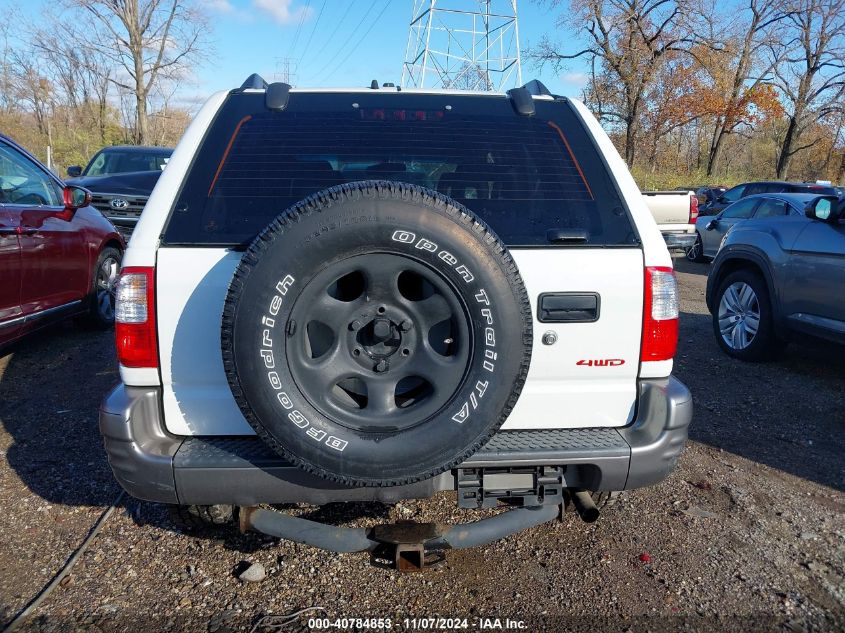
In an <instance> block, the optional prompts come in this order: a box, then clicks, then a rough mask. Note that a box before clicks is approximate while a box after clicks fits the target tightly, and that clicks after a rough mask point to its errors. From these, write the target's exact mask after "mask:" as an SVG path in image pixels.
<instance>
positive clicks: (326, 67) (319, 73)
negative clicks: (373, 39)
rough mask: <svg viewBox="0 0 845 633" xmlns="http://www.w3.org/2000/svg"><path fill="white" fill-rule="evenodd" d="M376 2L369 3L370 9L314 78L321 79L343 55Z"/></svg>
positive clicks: (374, 0)
mask: <svg viewBox="0 0 845 633" xmlns="http://www.w3.org/2000/svg"><path fill="white" fill-rule="evenodd" d="M388 1H389V0H388ZM376 2H377V0H373V1H372V2H371V3H370V7H369V8H368V9H367V12H366V13H365V14H364V17H363V18H361V21H360V22H358V24H357V25H356V26H355V28H354V29H352V31H351V32H350V33H349V37H347V38H346V41H345V42H344V43H343V44H341V45H340V48H338V49H337V52H336V53H335V54H334V55H333V56H332V58H331V59H330V60H329V61H328V63H327V64H326V65H325V66H323V67H322V68H321V69H320V72H318V73H316V76H318V77H322V75H323V73H324V72H326V70H328V69H329V68H331V66H332V63H333V62H334V60H336V59H337V58H338V57H339V56H340V55H341V54H342V53H343V51H344V50H345V49H346V45H347V44H349V42H351V41H352V38H353V37H355V33H356V32H357V31H358V29H360V28H361V26H362V25H363V24H364V21H365V20H366V19H367V16H369V15H370V13H371V12H372V10H373V9H374V8H375V6H376Z"/></svg>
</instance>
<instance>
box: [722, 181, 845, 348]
mask: <svg viewBox="0 0 845 633" xmlns="http://www.w3.org/2000/svg"><path fill="white" fill-rule="evenodd" d="M782 204H785V203H783V202H782ZM731 208H733V207H729V210H730V209H731ZM843 220H845V198H837V197H836V196H822V197H816V198H813V199H811V200H809V201H808V202H807V205H806V211H805V213H804V214H803V215H799V214H797V213H787V214H785V215H784V214H780V215H777V216H775V215H772V216H767V217H766V218H758V219H756V220H755V221H753V222H749V221H746V222H740V223H738V224H736V225H735V226H733V227H732V228H731V230H730V231H729V232H728V234H727V235H726V237H725V239H724V242H723V243H722V248H721V250H719V254H718V255H717V257H716V259H715V261H714V262H713V268H712V270H711V272H710V276H709V277H708V279H707V306H708V307H709V309H710V312H711V314H712V315H713V331H714V332H715V334H716V340H717V341H718V343H719V346H720V347H721V348H722V349H723V350H724V351H725V352H726V353H728V354H729V355H730V356H733V357H735V358H739V359H741V360H748V361H758V360H765V359H767V358H771V357H772V356H773V355H774V354H775V353H776V352H777V351H778V350H779V349H780V348H781V347H783V345H784V344H785V343H786V341H788V340H789V338H790V336H791V335H792V334H793V333H795V332H802V333H805V334H811V335H814V336H819V337H822V338H826V339H829V340H832V341H836V342H839V343H845V294H843V292H842V289H843V288H845V223H843Z"/></svg>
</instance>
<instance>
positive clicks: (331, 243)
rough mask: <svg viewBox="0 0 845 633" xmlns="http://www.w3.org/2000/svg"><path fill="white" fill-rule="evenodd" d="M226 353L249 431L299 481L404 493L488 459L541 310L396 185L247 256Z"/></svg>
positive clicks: (238, 276) (511, 267)
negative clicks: (294, 468) (293, 468)
mask: <svg viewBox="0 0 845 633" xmlns="http://www.w3.org/2000/svg"><path fill="white" fill-rule="evenodd" d="M221 342H222V353H223V361H224V368H225V369H226V374H227V377H228V379H229V385H230V387H231V389H232V393H233V395H234V397H235V400H236V401H237V403H238V405H239V406H240V408H241V411H242V412H243V414H244V416H245V418H246V420H247V421H248V422H249V423H250V425H252V427H253V428H254V429H255V430H256V432H257V433H258V435H259V436H260V437H261V438H262V439H263V440H264V441H265V442H267V444H268V445H269V446H270V447H271V448H273V449H274V450H275V451H277V452H278V453H280V454H281V455H283V456H285V457H286V458H288V459H289V460H290V461H291V462H293V463H294V464H297V465H298V466H300V467H301V468H303V469H305V470H307V471H309V472H312V473H315V474H317V475H319V476H321V477H324V478H326V479H330V480H332V481H337V482H341V483H343V484H346V485H358V486H388V485H399V484H407V483H412V482H415V481H419V480H422V479H425V478H428V477H432V476H434V475H437V474H439V473H441V472H443V471H445V470H448V469H450V468H453V467H454V466H456V465H457V464H459V463H460V462H461V461H463V460H464V459H466V458H467V457H468V456H469V455H471V454H472V453H473V452H475V451H476V450H478V449H479V448H480V447H481V446H482V445H483V444H484V443H485V442H486V441H487V440H488V439H489V438H490V437H491V436H492V435H493V433H495V432H496V430H497V429H498V428H499V427H500V426H501V425H502V424H503V423H504V421H505V419H506V418H507V416H508V414H509V413H510V411H511V409H512V408H513V406H514V405H515V403H516V400H517V398H518V397H519V393H520V391H521V389H522V385H523V384H524V382H525V377H526V375H527V372H528V365H529V362H530V354H531V342H532V319H531V307H530V303H529V301H528V297H527V293H526V291H525V287H524V285H523V283H522V280H521V278H520V276H519V272H518V270H517V268H516V265H515V263H514V262H513V260H512V259H511V257H510V254H509V253H508V251H507V249H506V248H505V246H504V245H503V244H502V243H501V241H500V240H499V239H498V238H497V237H496V236H495V234H493V232H492V231H491V230H490V229H489V227H487V226H486V225H485V224H484V223H483V222H481V221H480V220H479V219H478V218H477V217H475V216H474V215H473V214H472V213H471V212H470V211H469V210H467V209H466V208H464V207H462V206H460V205H458V204H457V203H455V202H454V201H452V200H450V199H449V198H447V197H445V196H443V195H440V194H437V193H435V192H433V191H430V190H427V189H423V188H421V187H417V186H413V185H406V184H402V183H388V182H382V181H368V182H360V183H352V184H349V185H343V186H340V187H334V188H332V189H328V190H326V191H323V192H320V193H318V194H315V195H314V196H311V197H309V198H307V199H306V200H304V201H302V202H300V203H298V204H297V205H295V206H294V207H293V208H291V209H289V210H288V211H286V212H285V213H283V214H282V215H281V216H279V217H278V218H277V219H276V220H274V221H273V222H272V223H271V224H270V225H269V226H268V227H267V228H266V229H265V230H264V231H263V232H262V233H261V234H260V235H259V236H258V237H257V238H256V239H255V240H254V241H253V243H252V244H251V245H250V246H249V248H248V249H247V250H246V252H245V253H244V255H243V258H242V260H241V263H240V265H239V267H238V269H237V271H236V273H235V275H234V278H233V279H232V282H231V284H230V288H229V293H228V297H227V300H226V304H225V307H224V312H223V321H222V330H221Z"/></svg>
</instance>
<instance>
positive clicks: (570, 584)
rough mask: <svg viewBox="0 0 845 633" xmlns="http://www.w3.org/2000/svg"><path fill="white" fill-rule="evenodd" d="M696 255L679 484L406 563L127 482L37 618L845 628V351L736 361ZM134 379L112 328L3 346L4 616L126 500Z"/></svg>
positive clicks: (349, 513)
mask: <svg viewBox="0 0 845 633" xmlns="http://www.w3.org/2000/svg"><path fill="white" fill-rule="evenodd" d="M676 263H677V266H678V268H679V270H680V272H679V279H680V285H681V292H682V299H681V310H682V316H681V334H680V345H679V352H678V356H677V357H676V362H675V373H676V374H677V375H678V377H679V378H680V379H681V380H683V381H684V382H685V383H686V384H687V385H689V386H690V388H691V390H692V392H693V396H694V398H695V415H694V419H693V425H692V428H691V432H690V434H691V441H690V443H689V444H688V447H687V450H686V452H685V453H684V455H683V457H682V459H681V462H680V465H679V467H678V469H677V471H676V472H675V473H674V474H673V475H672V476H671V477H669V479H668V480H666V481H664V482H663V483H662V484H660V485H658V486H655V487H652V488H648V489H644V490H642V491H633V492H632V493H630V494H628V495H627V496H626V497H624V499H623V501H622V502H621V503H620V504H618V505H617V506H615V507H614V508H613V509H611V510H609V511H608V512H606V513H605V514H603V516H602V517H601V518H600V519H599V521H598V522H597V523H595V524H592V525H588V524H584V523H582V522H581V521H580V520H579V519H578V518H577V516H575V515H574V514H570V515H568V516H567V517H566V518H565V520H564V521H563V522H561V523H550V524H546V525H543V526H541V527H538V528H535V529H532V530H529V531H527V532H523V533H521V534H518V535H515V536H511V537H509V538H507V539H505V540H503V541H501V542H498V543H496V544H494V545H490V546H488V547H484V548H479V549H475V550H466V551H455V552H449V553H448V554H447V556H446V560H445V561H444V562H442V563H440V564H438V565H436V566H435V567H434V568H433V569H431V570H429V571H428V572H427V573H423V574H415V575H410V574H408V575H398V574H397V573H396V572H392V571H387V570H384V569H380V568H375V567H371V566H370V564H369V560H368V558H367V556H366V555H364V554H342V555H336V554H330V553H326V552H321V551H318V550H314V549H311V548H308V547H305V546H300V545H296V544H292V543H289V542H279V541H277V540H274V539H272V538H269V537H266V536H261V535H255V534H250V535H239V534H237V533H236V532H234V531H230V532H223V533H222V534H221V533H211V532H209V533H202V534H195V535H186V534H183V533H180V532H178V531H177V530H176V529H175V528H174V527H173V525H172V524H171V523H170V521H169V519H168V516H167V512H166V511H165V509H164V508H162V507H159V506H155V505H152V504H146V503H139V502H137V501H135V500H132V499H129V498H127V497H124V498H123V499H122V500H121V501H120V503H119V504H118V508H117V510H116V511H115V513H114V514H113V515H112V516H111V517H110V518H109V519H108V520H107V522H106V523H105V524H104V527H103V529H102V531H101V532H100V533H99V535H98V536H97V537H96V538H95V539H94V541H93V543H92V544H91V546H90V547H89V548H88V550H87V551H86V552H85V554H84V555H83V556H82V558H81V559H80V561H79V562H78V564H77V565H76V566H75V567H74V569H73V571H72V572H71V574H70V575H69V576H68V577H67V578H66V579H65V580H64V581H63V582H62V584H61V585H60V586H59V587H58V588H57V589H56V590H55V592H54V593H52V594H51V595H50V597H49V598H48V599H47V600H46V601H45V602H44V603H43V605H42V606H41V607H40V608H39V609H38V610H37V611H36V612H35V615H34V617H33V619H32V620H31V621H30V622H29V626H31V627H32V628H33V629H37V630H71V629H72V630H75V629H76V628H78V627H82V628H86V627H91V629H92V630H103V631H111V630H140V629H145V630H181V629H188V630H196V631H228V630H232V631H249V630H250V629H251V627H253V626H255V625H258V628H257V630H273V629H272V628H271V625H272V622H268V621H267V620H262V619H261V618H262V617H263V616H265V615H270V614H275V615H280V614H286V613H291V612H294V611H297V610H300V609H304V608H307V607H312V606H314V607H322V608H324V609H325V614H327V615H329V616H332V617H334V616H337V617H344V616H349V617H362V618H364V617H386V618H391V619H392V623H393V628H395V629H397V630H408V629H410V630H413V628H414V627H413V624H414V623H413V622H406V621H405V618H426V617H431V616H444V617H457V618H467V624H468V627H469V628H470V630H473V629H475V628H477V626H478V625H479V623H480V622H481V621H480V620H479V618H496V617H499V618H506V617H509V618H511V619H512V620H515V621H522V622H523V623H524V624H525V627H526V628H527V629H528V630H541V629H546V630H562V629H575V630H581V629H583V630H592V629H594V628H597V627H598V625H600V624H602V623H605V624H608V625H610V626H611V627H613V628H614V629H616V630H626V629H628V630H635V631H637V630H644V629H648V630H669V629H672V630H674V629H676V628H678V627H679V626H682V625H684V626H687V627H688V628H689V629H691V630H713V629H720V630H737V631H749V630H771V629H773V628H778V627H782V628H783V630H787V631H800V630H837V629H838V630H842V629H843V628H845V457H843V456H845V354H843V351H845V350H843V349H842V348H840V347H835V346H833V345H829V344H824V343H819V342H813V341H807V342H801V343H800V344H794V345H791V346H789V347H788V348H787V351H786V352H785V354H784V355H783V357H782V358H780V359H779V360H777V361H775V362H772V363H768V364H762V365H747V364H742V363H739V362H737V361H734V360H731V359H729V358H728V357H726V356H725V355H723V354H722V353H721V352H720V350H719V349H718V347H717V345H716V342H715V340H714V338H713V334H712V330H711V326H710V317H709V314H708V313H707V309H706V306H705V305H704V288H705V283H706V274H707V268H708V265H706V264H690V263H688V262H686V261H684V260H676ZM117 378H118V376H117V371H116V362H115V359H114V355H113V344H112V334H111V333H110V332H106V333H102V332H92V331H84V330H80V329H78V328H76V327H75V326H74V325H73V324H72V323H66V324H63V325H59V326H56V327H55V328H53V329H51V330H49V331H46V332H44V333H42V334H40V335H37V336H35V337H32V338H30V339H29V340H26V341H24V342H23V343H22V344H20V345H19V346H18V347H17V349H15V350H13V351H12V352H11V353H9V354H8V355H6V356H4V357H2V358H0V452H1V453H2V455H3V458H4V459H3V461H2V464H0V567H2V570H3V572H2V574H0V623H2V624H5V623H7V622H8V621H9V620H11V618H13V617H14V615H15V614H16V613H17V612H19V611H20V610H21V609H22V608H23V607H24V606H25V605H26V604H27V603H28V602H29V601H30V600H31V599H32V598H33V597H34V596H35V595H36V594H37V593H38V592H39V591H40V589H41V588H42V587H43V586H44V585H45V584H46V583H47V582H49V581H50V579H51V578H52V577H53V576H54V574H56V572H57V571H58V570H59V569H60V568H61V566H62V565H63V564H64V562H65V561H66V559H67V558H68V557H69V556H70V554H71V553H72V552H73V551H74V550H75V549H76V548H77V547H78V546H79V545H80V543H81V542H82V541H83V540H84V538H85V536H86V534H87V533H88V531H89V529H90V528H91V526H92V525H93V524H94V522H95V521H96V520H97V518H98V517H99V516H100V514H101V513H102V512H103V510H104V509H105V508H107V507H108V506H109V505H110V504H111V503H112V502H113V501H114V500H115V499H116V498H117V497H118V494H119V492H120V490H119V487H118V485H117V484H116V483H115V482H114V480H113V479H112V476H111V472H110V470H109V468H108V464H107V463H106V458H105V454H104V452H103V450H102V446H101V440H100V437H99V434H98V431H97V406H98V404H99V401H100V399H101V398H102V396H103V394H104V393H105V392H106V390H107V389H108V388H109V387H110V386H111V385H112V384H113V383H114V382H116V381H117ZM301 511H303V512H307V513H308V514H309V515H310V516H311V517H312V518H314V517H316V518H319V519H320V520H323V521H327V522H330V523H336V524H344V525H368V524H374V523H378V522H384V521H393V520H399V519H414V520H420V521H443V522H457V521H466V520H467V519H468V518H469V517H468V516H467V515H466V514H464V513H460V512H458V511H457V508H456V507H455V502H454V498H453V497H452V496H450V495H447V494H443V495H440V496H438V497H436V498H434V499H432V500H429V501H425V502H409V503H403V504H401V505H398V506H396V507H393V508H388V507H384V506H379V505H375V504H360V505H355V506H350V507H325V508H322V509H320V510H316V509H310V510H309V509H303V510H301ZM479 514H480V513H479ZM473 518H475V515H473ZM244 561H246V562H259V563H261V564H263V565H264V567H265V569H266V571H267V574H268V575H267V578H265V579H264V580H263V581H261V582H257V583H248V584H244V583H241V582H240V581H239V580H238V579H237V578H236V576H235V574H234V572H233V570H234V569H235V568H237V567H238V566H239V565H240V564H241V563H243V562H244ZM314 613H319V612H314V611H312V612H311V614H312V615H313V614H314ZM300 622H301V623H304V622H306V617H303V618H302V619H301V620H300ZM503 622H504V621H503ZM502 626H504V623H503V624H502ZM418 628H420V627H419V625H418ZM362 630H363V628H362Z"/></svg>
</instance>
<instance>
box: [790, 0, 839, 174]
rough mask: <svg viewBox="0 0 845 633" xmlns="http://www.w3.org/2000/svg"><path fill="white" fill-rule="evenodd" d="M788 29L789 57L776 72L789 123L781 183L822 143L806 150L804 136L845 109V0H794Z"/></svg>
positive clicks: (809, 144)
mask: <svg viewBox="0 0 845 633" xmlns="http://www.w3.org/2000/svg"><path fill="white" fill-rule="evenodd" d="M788 24H789V26H790V34H791V36H792V37H791V38H790V40H789V41H788V46H789V53H788V54H787V55H788V56H787V58H786V60H785V62H784V63H782V64H779V65H777V66H775V69H774V72H775V75H776V77H777V86H778V89H779V91H780V92H781V95H782V98H783V100H784V101H785V102H786V105H787V119H788V120H787V128H786V133H785V134H784V137H783V142H782V144H781V147H780V152H779V154H778V159H777V169H776V172H777V176H778V178H786V177H787V175H788V174H789V167H790V163H791V161H792V158H793V156H795V154H797V153H798V152H800V151H802V150H805V149H809V148H810V147H812V146H813V145H815V144H816V143H817V142H818V141H819V138H818V137H817V138H815V139H813V140H811V141H808V142H806V143H804V144H803V145H802V144H801V137H802V136H803V135H804V132H805V131H806V130H807V129H808V128H809V127H810V126H812V125H813V124H815V123H817V122H819V121H822V120H824V119H825V118H827V117H829V116H831V115H835V114H837V113H839V112H842V111H843V109H845V103H843V100H845V0H795V4H794V6H793V8H792V11H791V12H790V14H789V22H788Z"/></svg>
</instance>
